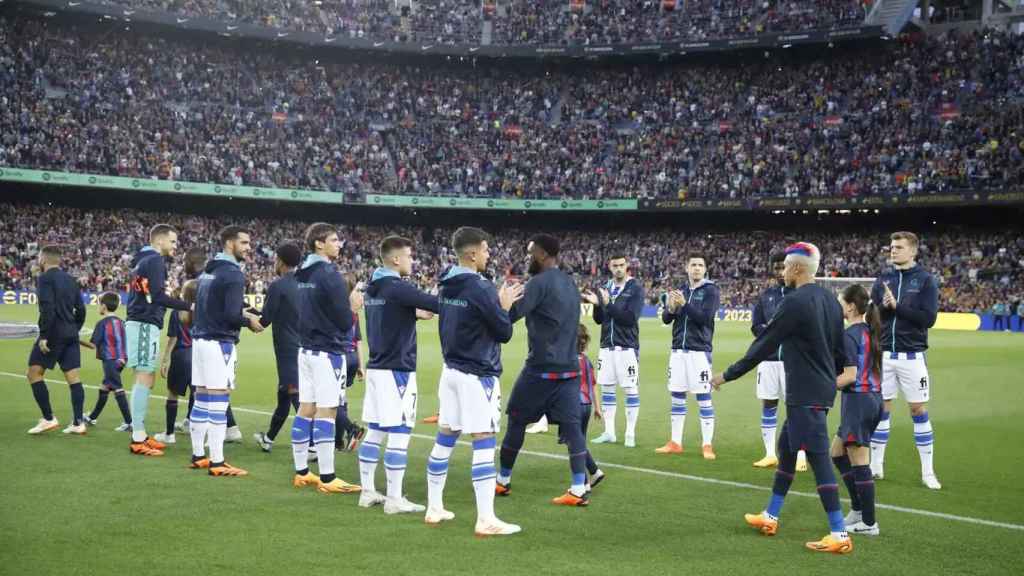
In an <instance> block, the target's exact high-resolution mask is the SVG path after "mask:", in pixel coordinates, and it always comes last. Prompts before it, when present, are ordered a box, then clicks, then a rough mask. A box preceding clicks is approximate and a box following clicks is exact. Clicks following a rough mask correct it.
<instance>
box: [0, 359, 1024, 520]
mask: <svg viewBox="0 0 1024 576" xmlns="http://www.w3.org/2000/svg"><path fill="white" fill-rule="evenodd" d="M0 376H7V377H9V378H24V377H25V375H24V374H16V373H14V372H0ZM46 381H47V382H52V383H54V384H64V383H65V382H64V381H63V380H52V379H49V378H48V379H46ZM85 387H86V388H93V389H98V388H99V386H89V385H86V386H85ZM150 398H154V399H157V400H165V399H166V398H167V397H166V396H157V395H155V394H151V395H150ZM231 408H232V409H233V410H234V411H235V412H245V413H247V414H257V415H260V416H270V415H271V413H270V412H267V411H265V410H256V409H253V408H242V407H239V406H232V407H231ZM412 436H413V437H415V438H421V439H423V440H434V436H428V435H426V434H412ZM458 443H459V444H462V445H464V446H472V443H471V442H466V441H459V442H458ZM519 453H520V454H527V455H529V456H537V457H539V458H547V459H549V460H568V459H569V457H568V456H566V455H564V454H551V453H549V452H535V451H533V450H520V451H519ZM600 464H601V466H604V467H606V468H614V469H617V470H627V471H629V472H636V473H639V474H650V475H651V476H661V477H664V478H675V479H678V480H690V481H692V482H704V483H705V484H717V485H719V486H730V487H732V488H744V489H747V490H756V491H758V492H769V491H771V488H769V487H766V486H758V485H757V484H749V483H747V482H735V481H733V480H721V479H719V478H708V477H706V476H695V475H693V474H682V473H680V472H669V471H667V470H655V469H653V468H640V467H638V466H628V465H626V464H615V463H613V462H600ZM789 494H791V495H794V496H803V497H805V498H817V497H818V495H817V494H815V493H811V492H799V491H796V490H790V491H789ZM844 501H845V502H848V500H845V499H844ZM875 507H876V508H879V509H882V510H891V511H893V512H902V513H904V514H914V515H917V516H927V517H929V518H941V519H943V520H952V521H954V522H964V523H966V524H976V525H978V526H990V527H992V528H1005V529H1007V530H1020V531H1024V524H1011V523H1009V522H997V521H995V520H986V519H984V518H974V517H971V516H958V515H956V514H947V513H945V512H933V511H931V510H920V509H917V508H907V507H904V506H894V505H892V504H881V503H876V504H875Z"/></svg>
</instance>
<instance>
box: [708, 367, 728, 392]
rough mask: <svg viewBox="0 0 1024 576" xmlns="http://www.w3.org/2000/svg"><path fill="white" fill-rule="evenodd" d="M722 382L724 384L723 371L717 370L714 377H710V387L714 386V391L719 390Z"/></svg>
mask: <svg viewBox="0 0 1024 576" xmlns="http://www.w3.org/2000/svg"><path fill="white" fill-rule="evenodd" d="M724 384H725V373H723V372H719V373H718V374H715V377H714V378H712V379H711V387H712V388H714V389H715V391H716V392H717V391H719V390H721V389H722V385H724Z"/></svg>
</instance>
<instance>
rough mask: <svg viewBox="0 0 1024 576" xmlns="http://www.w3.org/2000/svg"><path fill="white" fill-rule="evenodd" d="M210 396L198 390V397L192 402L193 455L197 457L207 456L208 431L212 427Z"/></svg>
mask: <svg viewBox="0 0 1024 576" xmlns="http://www.w3.org/2000/svg"><path fill="white" fill-rule="evenodd" d="M209 397H210V396H209V395H208V394H206V393H205V392H196V399H195V402H194V403H193V404H192V415H191V416H189V421H188V424H189V434H190V435H191V437H192V455H193V456H195V457H196V458H202V457H204V456H206V433H207V431H209V429H210V413H209V401H208V398H209Z"/></svg>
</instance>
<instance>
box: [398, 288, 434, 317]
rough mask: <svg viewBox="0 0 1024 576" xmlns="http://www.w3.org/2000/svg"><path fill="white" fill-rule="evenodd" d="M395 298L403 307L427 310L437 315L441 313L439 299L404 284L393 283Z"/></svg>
mask: <svg viewBox="0 0 1024 576" xmlns="http://www.w3.org/2000/svg"><path fill="white" fill-rule="evenodd" d="M393 284H394V289H395V296H397V297H398V301H399V302H401V303H402V304H403V305H405V306H408V307H410V308H416V309H417V310H427V311H428V312H433V313H434V314H437V313H438V312H440V311H441V299H440V298H438V297H437V296H434V295H431V294H428V293H427V292H424V291H422V290H420V289H419V288H417V287H415V286H413V285H412V284H408V283H406V282H394V283H393Z"/></svg>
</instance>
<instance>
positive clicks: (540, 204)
mask: <svg viewBox="0 0 1024 576" xmlns="http://www.w3.org/2000/svg"><path fill="white" fill-rule="evenodd" d="M366 203H367V204H368V205H370V206H394V207H400V208H461V209H470V210H556V211H557V210H614V211H622V210H636V209H637V201H636V200H519V199H508V198H457V197H452V196H392V195H387V194H367V195H366Z"/></svg>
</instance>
